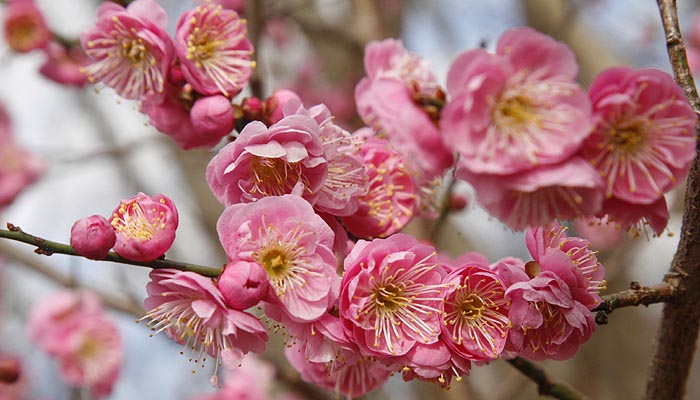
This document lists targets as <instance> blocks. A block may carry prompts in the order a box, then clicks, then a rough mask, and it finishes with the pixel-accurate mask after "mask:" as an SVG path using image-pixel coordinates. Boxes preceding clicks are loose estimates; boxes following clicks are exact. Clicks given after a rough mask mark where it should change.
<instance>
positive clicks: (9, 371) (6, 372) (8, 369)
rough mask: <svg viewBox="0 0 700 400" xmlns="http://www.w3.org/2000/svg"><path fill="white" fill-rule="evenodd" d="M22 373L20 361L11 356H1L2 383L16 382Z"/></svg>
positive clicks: (0, 378)
mask: <svg viewBox="0 0 700 400" xmlns="http://www.w3.org/2000/svg"><path fill="white" fill-rule="evenodd" d="M21 373H22V368H21V366H20V365H19V361H17V360H15V359H13V358H9V357H3V358H0V383H3V384H9V383H15V382H17V381H18V380H19V378H20V375H21Z"/></svg>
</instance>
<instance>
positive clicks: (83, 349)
mask: <svg viewBox="0 0 700 400" xmlns="http://www.w3.org/2000/svg"><path fill="white" fill-rule="evenodd" d="M100 347H101V346H100V341H99V340H97V339H95V338H93V337H90V336H88V337H86V338H85V339H84V340H83V343H81V345H80V348H79V349H78V355H79V357H80V358H81V359H88V358H92V357H94V356H95V355H96V354H98V353H99V351H100Z"/></svg>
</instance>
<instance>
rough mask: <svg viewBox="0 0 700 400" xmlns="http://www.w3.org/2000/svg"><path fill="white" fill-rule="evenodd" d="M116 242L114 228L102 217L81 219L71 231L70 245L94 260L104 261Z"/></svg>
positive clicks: (95, 216) (80, 253)
mask: <svg viewBox="0 0 700 400" xmlns="http://www.w3.org/2000/svg"><path fill="white" fill-rule="evenodd" d="M116 241H117V235H116V234H115V233H114V228H112V225H110V223H109V221H107V219H106V218H105V217H103V216H101V215H91V216H89V217H86V218H82V219H79V220H77V221H75V223H74V224H73V227H72V228H71V230H70V245H71V246H73V248H74V249H75V252H76V253H78V254H79V255H81V256H83V257H87V258H91V259H93V260H104V259H105V258H106V257H107V254H108V253H109V250H110V249H111V248H112V247H114V243H115V242H116Z"/></svg>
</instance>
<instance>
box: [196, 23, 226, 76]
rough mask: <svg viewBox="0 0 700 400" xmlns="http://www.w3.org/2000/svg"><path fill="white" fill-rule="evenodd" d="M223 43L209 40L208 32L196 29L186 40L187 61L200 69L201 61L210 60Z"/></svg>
mask: <svg viewBox="0 0 700 400" xmlns="http://www.w3.org/2000/svg"><path fill="white" fill-rule="evenodd" d="M223 43H224V41H223V40H216V39H211V38H210V37H209V32H208V31H203V30H202V29H201V28H199V27H196V28H194V31H193V32H192V33H191V34H190V35H189V37H188V38H187V59H188V60H194V62H195V64H196V65H197V67H198V68H201V67H202V61H206V60H209V59H210V58H212V57H213V56H214V55H215V53H216V52H217V51H218V49H219V48H220V47H221V45H222V44H223Z"/></svg>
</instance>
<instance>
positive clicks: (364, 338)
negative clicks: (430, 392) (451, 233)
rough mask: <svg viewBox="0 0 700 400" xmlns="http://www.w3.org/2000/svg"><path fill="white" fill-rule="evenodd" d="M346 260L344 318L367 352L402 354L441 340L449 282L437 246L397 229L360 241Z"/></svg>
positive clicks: (348, 332)
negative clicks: (440, 265)
mask: <svg viewBox="0 0 700 400" xmlns="http://www.w3.org/2000/svg"><path fill="white" fill-rule="evenodd" d="M344 264H345V274H344V275H343V281H342V284H341V292H340V300H339V309H340V317H341V320H342V321H343V328H344V329H345V333H346V335H347V336H348V337H350V338H352V340H353V341H354V342H355V343H356V344H357V347H358V348H359V351H360V353H361V354H363V355H366V356H376V357H383V358H390V357H394V356H402V355H405V354H406V353H408V352H409V351H410V350H411V349H412V348H413V347H415V346H416V345H417V344H431V343H435V342H436V341H437V340H438V337H439V335H440V331H441V326H440V325H441V322H440V315H441V314H442V313H443V311H444V308H443V291H444V288H445V285H444V284H442V278H443V275H444V272H443V271H442V269H441V268H440V267H439V263H438V258H437V253H436V251H435V249H434V248H432V247H431V246H428V245H424V244H420V243H418V241H417V240H416V239H415V238H413V237H412V236H409V235H406V234H402V233H397V234H395V235H392V236H390V237H388V238H386V239H374V240H372V241H371V242H368V241H365V240H360V241H358V242H357V244H356V245H355V247H354V248H353V249H352V251H351V252H350V254H349V255H348V256H347V257H346V258H345V263H344Z"/></svg>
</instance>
